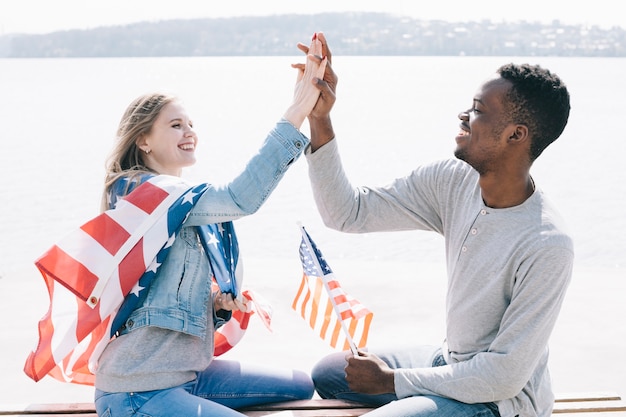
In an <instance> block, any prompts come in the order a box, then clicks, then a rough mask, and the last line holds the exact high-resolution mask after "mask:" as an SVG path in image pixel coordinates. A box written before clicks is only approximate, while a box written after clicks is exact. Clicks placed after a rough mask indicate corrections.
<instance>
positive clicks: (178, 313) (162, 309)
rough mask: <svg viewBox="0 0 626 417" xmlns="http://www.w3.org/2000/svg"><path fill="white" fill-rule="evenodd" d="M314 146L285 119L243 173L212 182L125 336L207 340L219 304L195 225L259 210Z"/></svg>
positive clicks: (217, 321)
mask: <svg viewBox="0 0 626 417" xmlns="http://www.w3.org/2000/svg"><path fill="white" fill-rule="evenodd" d="M308 144H309V139H308V138H307V137H306V136H304V135H303V134H301V133H300V132H299V131H298V130H297V129H295V127H294V126H292V125H291V124H290V123H289V122H287V121H286V120H281V121H280V122H278V123H277V124H276V127H275V128H274V129H273V130H272V131H271V132H270V133H269V135H268V137H267V139H266V140H265V142H264V144H263V146H262V147H261V149H260V150H259V152H258V153H257V154H256V155H255V156H253V157H252V159H251V160H250V161H249V162H248V164H247V166H246V168H245V170H244V171H243V172H242V173H241V174H240V175H239V176H237V177H236V178H235V179H234V180H233V181H232V182H230V183H229V184H227V185H224V186H221V187H213V186H210V188H209V189H208V190H207V191H206V192H205V193H204V195H203V196H202V197H201V198H200V200H199V201H198V202H197V203H196V205H195V207H194V208H193V209H192V211H191V212H190V214H189V217H188V218H187V220H186V221H185V223H184V224H183V227H182V229H181V231H180V232H179V234H178V235H177V236H176V239H175V240H174V244H173V246H172V248H171V249H170V252H169V255H168V257H167V258H166V260H165V262H163V264H162V265H161V266H160V268H159V270H158V272H157V275H156V276H155V278H154V279H153V281H152V284H151V285H150V288H149V289H148V294H147V296H146V298H145V299H144V301H143V303H142V304H141V305H139V306H138V307H137V308H136V309H135V310H134V311H133V312H132V313H131V315H130V316H129V318H128V319H127V320H126V323H125V324H124V325H123V326H122V328H121V329H120V334H125V333H128V332H130V331H132V330H134V329H137V328H140V327H143V326H157V327H160V328H165V329H170V330H174V331H178V332H183V333H187V334H190V335H192V336H198V337H201V338H203V339H204V338H205V336H206V333H207V324H208V315H209V314H210V312H211V311H212V306H213V303H212V302H210V299H211V297H210V294H211V279H210V277H211V269H210V266H209V262H208V259H207V256H206V254H205V252H204V249H203V247H202V245H201V243H200V240H199V237H198V234H197V232H196V228H195V227H194V226H198V225H203V224H209V223H219V222H224V221H229V220H235V219H238V218H240V217H243V216H246V215H249V214H252V213H254V212H256V211H257V210H258V209H259V208H260V207H261V205H262V204H263V202H264V201H265V200H266V199H267V198H268V197H269V195H270V193H271V192H272V191H273V190H274V188H275V187H276V185H278V182H279V181H280V179H281V178H282V177H283V175H284V174H285V172H286V171H287V169H288V168H289V166H290V165H291V163H292V162H294V161H295V160H296V159H297V158H298V157H299V156H300V154H301V153H302V151H303V150H304V149H305V148H306V147H307V146H308ZM213 320H214V324H215V328H217V327H219V326H220V325H221V324H223V319H222V318H220V317H218V316H217V315H216V314H215V313H213ZM209 329H210V327H209Z"/></svg>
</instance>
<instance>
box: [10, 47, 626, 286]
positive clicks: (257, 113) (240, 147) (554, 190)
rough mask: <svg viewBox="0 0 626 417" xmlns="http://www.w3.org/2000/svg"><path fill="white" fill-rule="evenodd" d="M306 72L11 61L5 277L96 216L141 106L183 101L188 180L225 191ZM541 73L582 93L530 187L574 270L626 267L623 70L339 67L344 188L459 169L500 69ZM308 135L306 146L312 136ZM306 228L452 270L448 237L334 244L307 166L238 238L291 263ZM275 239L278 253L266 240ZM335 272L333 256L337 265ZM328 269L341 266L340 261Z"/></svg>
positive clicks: (403, 63) (246, 61)
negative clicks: (122, 125) (466, 118)
mask: <svg viewBox="0 0 626 417" xmlns="http://www.w3.org/2000/svg"><path fill="white" fill-rule="evenodd" d="M297 61H299V57H245V58H244V57H232V58H221V57H220V58H216V57H207V58H154V59H153V58H149V59H61V60H57V59H51V60H46V59H33V60H0V92H2V100H0V116H1V117H2V120H3V122H4V123H3V128H2V140H1V141H0V196H1V199H2V204H0V231H1V234H0V249H1V253H2V257H1V258H0V272H1V273H2V274H3V276H7V277H10V274H11V271H12V270H14V269H16V268H18V267H19V266H20V265H23V264H24V263H31V262H32V260H33V259H34V258H35V257H36V256H37V255H39V254H40V253H41V252H42V251H43V250H45V249H46V248H47V247H48V246H50V245H51V244H52V243H53V242H54V241H55V240H57V239H58V238H59V237H60V236H61V235H63V234H64V233H66V232H67V231H68V230H70V229H71V228H72V227H75V226H76V225H78V224H79V223H81V222H82V221H84V220H86V219H88V218H89V217H92V216H93V215H94V214H96V212H97V209H98V203H99V198H100V192H101V187H102V177H103V172H104V171H103V164H104V158H105V156H106V155H107V153H108V151H109V150H110V148H111V146H112V140H113V136H114V132H115V128H116V126H117V122H118V120H119V118H120V117H121V114H122V112H123V110H124V108H125V107H126V105H127V104H128V103H129V102H130V101H131V100H132V99H133V98H134V97H135V96H137V95H139V94H141V93H144V92H146V91H151V90H155V89H161V90H166V91H169V92H173V93H175V94H177V95H178V96H180V97H181V98H182V99H183V100H184V101H185V103H186V105H187V108H188V110H189V112H190V114H191V116H192V118H193V119H194V122H195V125H196V129H197V132H198V135H199V137H200V141H201V143H200V148H199V151H198V163H197V165H196V166H195V167H193V168H191V169H189V170H188V171H187V172H186V173H185V176H186V177H188V178H190V179H198V180H203V181H212V182H223V181H226V180H228V179H229V178H231V177H232V176H233V175H235V173H236V172H237V171H238V170H239V169H241V167H242V166H243V164H244V163H245V161H246V160H247V158H248V157H249V156H250V155H251V153H252V152H254V151H255V150H256V148H257V147H258V146H259V144H260V142H261V140H262V139H263V138H264V135H265V133H266V132H267V131H268V130H269V129H270V128H271V127H272V126H273V123H274V122H275V121H276V120H277V119H278V118H279V117H280V116H281V115H282V112H283V111H284V109H285V108H286V106H287V104H288V103H289V101H290V97H291V92H292V84H293V81H294V77H295V72H294V70H292V69H291V68H290V66H289V64H290V63H292V62H297ZM510 61H515V62H531V63H539V64H541V65H544V66H546V67H548V68H550V69H552V70H553V71H555V72H556V73H557V74H559V75H560V76H561V77H562V78H563V79H564V80H565V82H566V83H567V84H568V87H569V89H570V91H571V96H572V113H571V118H570V122H569V125H568V126H567V128H566V130H565V133H564V134H563V136H562V137H561V138H560V139H559V140H558V141H557V142H555V143H554V144H553V145H552V146H551V147H550V148H548V150H546V152H545V153H544V155H542V156H541V157H540V158H539V160H538V161H537V162H536V164H535V167H534V169H533V175H534V177H535V180H536V182H537V184H538V185H539V186H540V187H542V188H543V189H544V190H545V191H546V192H547V193H548V194H549V195H550V196H551V197H552V199H553V200H554V201H555V202H556V204H557V206H558V207H559V208H560V210H561V212H562V214H563V216H564V217H565V219H566V221H567V222H568V223H569V226H570V229H571V232H572V235H573V236H574V239H575V243H576V251H577V262H578V263H580V264H584V265H591V266H603V267H624V266H626V257H625V256H624V254H625V252H626V239H624V236H625V235H626V216H625V215H624V213H625V210H624V209H625V208H626V186H625V185H624V184H625V183H626V170H624V168H623V166H624V156H625V155H626V130H625V129H624V128H623V114H622V100H623V97H622V94H623V93H624V92H625V91H626V79H625V78H624V77H623V74H624V73H626V60H625V59H600V58H590V59H581V58H541V59H539V58H536V59H535V58H515V57H511V58H508V57H505V58H503V57H488V58H482V57H481V58H477V57H335V63H334V67H335V70H336V71H337V73H338V74H339V77H340V83H339V88H338V100H337V104H336V107H335V109H334V112H333V119H334V123H335V128H336V133H337V136H338V140H339V143H340V147H341V151H342V157H343V159H344V162H345V165H346V169H347V172H348V173H349V175H350V176H351V178H352V179H353V180H354V182H355V183H367V184H370V185H371V184H377V183H380V184H382V183H384V182H386V181H388V180H390V179H392V178H394V177H396V176H401V175H405V174H407V173H408V172H409V171H410V170H411V169H412V168H413V167H415V166H416V165H417V164H419V163H421V162H425V161H430V160H432V159H435V158H443V157H447V156H449V155H451V153H452V151H453V149H454V136H455V133H456V131H457V129H458V120H457V118H456V116H457V114H458V112H459V111H460V110H462V109H465V108H467V107H469V106H470V104H471V98H472V96H473V94H474V92H475V90H476V88H477V87H478V86H479V84H480V83H481V82H482V81H483V80H484V79H485V78H486V77H487V76H488V75H490V74H491V73H493V72H494V71H495V69H496V68H497V67H498V66H499V65H500V64H502V63H506V62H510ZM304 131H305V132H306V131H308V128H307V127H306V126H305V127H304ZM297 221H302V222H303V223H304V224H305V225H306V226H308V228H309V229H310V231H311V233H312V234H313V236H314V237H316V239H317V240H318V241H319V242H318V243H319V244H320V245H321V246H322V248H325V252H328V254H329V255H330V254H331V253H332V257H341V258H346V259H354V258H356V259H359V258H364V259H396V260H400V261H402V260H411V261H420V260H429V261H432V260H441V259H442V257H443V246H442V245H441V240H440V238H439V237H438V236H434V235H431V234H429V233H422V232H406V233H401V234H398V233H392V234H386V233H381V234H372V235H359V236H348V235H343V234H339V233H335V232H331V231H328V230H325V228H324V227H323V225H322V224H321V223H320V221H319V217H318V215H317V212H316V210H315V207H314V206H313V200H312V198H311V193H310V190H309V186H308V180H307V177H306V162H305V161H304V160H300V161H299V162H298V163H297V164H296V165H295V166H294V168H293V169H292V170H291V171H290V172H289V173H288V174H287V176H286V178H285V180H284V181H283V182H282V183H281V184H280V186H279V187H278V189H277V190H276V192H275V194H274V195H273V196H272V197H271V198H270V200H269V201H268V203H267V204H266V205H265V206H264V207H263V208H262V209H261V210H260V212H259V213H258V214H257V215H255V216H252V217H250V218H248V219H243V220H241V221H240V222H239V225H238V230H239V233H240V235H241V242H242V243H241V244H242V246H243V247H244V253H245V254H246V255H245V256H250V257H266V256H270V257H273V258H276V257H278V258H282V257H292V256H294V255H295V253H296V252H294V249H293V248H294V242H297V240H298V239H299V237H298V235H299V233H298V230H297V227H296V226H295V224H296V222H297ZM268 234H270V235H272V241H273V244H272V245H271V246H259V245H256V244H255V242H256V238H255V237H256V236H259V235H268ZM327 256H328V255H327ZM332 257H331V259H332Z"/></svg>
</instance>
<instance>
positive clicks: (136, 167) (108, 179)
mask: <svg viewBox="0 0 626 417" xmlns="http://www.w3.org/2000/svg"><path fill="white" fill-rule="evenodd" d="M173 101H177V98H176V97H174V96H171V95H168V94H164V93H151V94H145V95H142V96H140V97H138V98H136V99H135V100H134V101H133V102H132V103H130V105H129V106H128V107H127V108H126V111H125V112H124V115H123V116H122V120H120V124H119V126H118V128H117V142H116V144H115V147H114V148H113V150H112V152H111V154H110V155H109V157H108V158H107V161H106V164H105V169H106V175H105V179H104V190H103V193H102V202H101V210H102V211H105V210H108V209H109V203H108V198H107V197H108V193H109V191H110V189H111V186H112V185H113V183H115V181H117V180H118V179H119V178H121V177H128V178H129V179H130V180H131V181H128V184H131V183H132V182H133V181H132V179H133V178H135V177H137V176H139V175H142V174H147V173H150V174H154V173H155V172H154V171H153V170H151V169H150V168H148V167H147V166H146V164H145V161H144V155H143V152H141V149H139V147H138V146H137V141H138V140H139V139H140V138H141V137H142V136H143V135H146V134H149V133H150V130H151V129H152V126H153V125H154V122H155V120H156V119H157V117H158V116H159V114H160V113H161V110H163V107H165V106H166V105H167V104H169V103H171V102H173Z"/></svg>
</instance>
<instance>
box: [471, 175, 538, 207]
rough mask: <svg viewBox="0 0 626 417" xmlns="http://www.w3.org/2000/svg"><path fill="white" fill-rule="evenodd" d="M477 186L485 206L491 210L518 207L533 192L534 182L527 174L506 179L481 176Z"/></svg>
mask: <svg viewBox="0 0 626 417" xmlns="http://www.w3.org/2000/svg"><path fill="white" fill-rule="evenodd" d="M478 184H479V185H480V190H481V194H482V197H483V201H484V202H485V205H487V206H488V207H492V208H508V207H515V206H519V205H520V204H522V203H523V202H524V201H526V200H527V199H528V198H529V197H530V196H531V195H533V193H534V192H535V182H534V181H533V179H532V177H531V176H530V174H529V173H526V174H525V175H522V176H519V177H515V178H506V179H502V178H498V177H497V176H494V175H481V176H480V179H479V181H478Z"/></svg>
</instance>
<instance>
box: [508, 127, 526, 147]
mask: <svg viewBox="0 0 626 417" xmlns="http://www.w3.org/2000/svg"><path fill="white" fill-rule="evenodd" d="M528 137H529V132H528V126H526V125H515V129H513V132H512V133H511V135H510V136H509V142H511V141H516V142H518V143H521V142H524V141H525V140H528Z"/></svg>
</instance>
